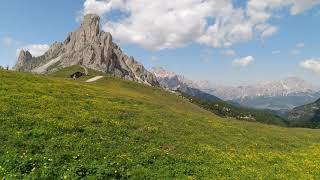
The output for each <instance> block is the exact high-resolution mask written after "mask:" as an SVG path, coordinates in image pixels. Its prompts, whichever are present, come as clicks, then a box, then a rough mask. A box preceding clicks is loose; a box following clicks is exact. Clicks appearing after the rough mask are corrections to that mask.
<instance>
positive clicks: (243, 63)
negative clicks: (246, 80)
mask: <svg viewBox="0 0 320 180" xmlns="http://www.w3.org/2000/svg"><path fill="white" fill-rule="evenodd" d="M253 61H254V58H253V57H252V56H247V57H243V58H240V59H235V60H234V61H233V62H232V64H233V65H234V66H239V67H247V66H249V65H251V64H252V63H253Z"/></svg>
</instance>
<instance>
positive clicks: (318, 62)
mask: <svg viewBox="0 0 320 180" xmlns="http://www.w3.org/2000/svg"><path fill="white" fill-rule="evenodd" d="M300 66H301V67H302V68H304V69H306V70H309V71H311V72H314V73H317V74H320V59H307V60H304V61H302V62H301V63H300Z"/></svg>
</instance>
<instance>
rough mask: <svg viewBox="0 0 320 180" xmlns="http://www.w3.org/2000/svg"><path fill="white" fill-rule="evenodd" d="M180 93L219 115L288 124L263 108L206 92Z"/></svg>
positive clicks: (280, 124) (274, 123)
mask: <svg viewBox="0 0 320 180" xmlns="http://www.w3.org/2000/svg"><path fill="white" fill-rule="evenodd" d="M187 93H188V92H187ZM181 94H182V96H183V97H186V98H187V99H189V101H190V102H192V103H194V104H197V105H199V106H200V107H202V108H204V109H206V110H208V111H210V112H213V113H214V114H216V115H218V116H221V117H226V118H228V117H230V118H236V119H237V120H243V121H251V122H260V123H265V124H273V125H279V126H284V127H285V126H289V122H288V120H286V119H285V118H282V117H280V116H277V115H275V114H272V113H270V112H267V111H264V110H258V109H253V108H245V107H241V106H235V105H232V104H229V103H228V102H225V101H222V100H220V99H216V98H215V96H213V97H212V98H210V95H209V94H206V95H205V96H197V94H196V95H195V96H191V95H188V94H186V93H184V92H182V93H181ZM204 94H205V93H204Z"/></svg>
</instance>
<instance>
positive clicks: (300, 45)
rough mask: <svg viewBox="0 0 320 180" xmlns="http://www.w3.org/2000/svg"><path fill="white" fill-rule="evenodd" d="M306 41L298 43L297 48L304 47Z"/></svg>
mask: <svg viewBox="0 0 320 180" xmlns="http://www.w3.org/2000/svg"><path fill="white" fill-rule="evenodd" d="M304 46H305V45H304V43H298V44H296V48H304Z"/></svg>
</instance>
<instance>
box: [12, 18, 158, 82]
mask: <svg viewBox="0 0 320 180" xmlns="http://www.w3.org/2000/svg"><path fill="white" fill-rule="evenodd" d="M99 24H100V17H99V16H97V15H94V14H89V15H86V16H85V17H84V20H83V23H82V24H81V27H80V28H78V29H77V30H75V31H74V32H71V33H69V35H68V37H67V38H66V39H65V41H64V42H63V43H58V42H56V43H54V44H53V45H52V46H51V47H50V49H49V50H48V51H47V52H46V53H45V54H44V55H43V56H41V57H38V58H33V59H31V60H29V61H30V62H31V63H30V64H33V65H32V66H30V65H29V66H25V65H23V64H22V65H20V64H21V63H20V62H19V61H18V63H17V65H18V66H17V67H18V68H17V69H18V70H19V69H22V70H26V71H33V72H37V73H46V72H52V71H56V70H58V69H59V68H64V67H68V66H72V65H82V66H85V67H88V68H91V69H95V70H98V71H102V72H106V73H108V74H111V75H113V76H116V77H121V78H124V79H127V80H132V81H136V82H141V83H145V84H149V85H152V86H158V85H159V84H158V81H157V79H156V77H155V76H154V75H153V74H152V73H150V72H149V71H147V70H146V69H145V68H144V67H143V65H142V64H141V63H139V62H137V61H136V60H135V59H134V58H133V57H129V56H127V55H126V54H125V53H123V52H122V50H121V48H120V47H119V46H118V45H117V44H116V43H114V42H113V41H112V35H111V34H110V33H109V32H104V31H101V30H100V27H99ZM32 61H37V62H36V63H35V62H32ZM24 62H25V61H24ZM27 64H28V63H27ZM49 65H50V66H49Z"/></svg>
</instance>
